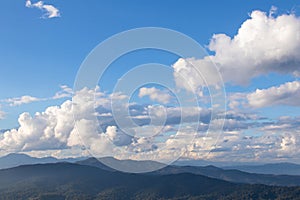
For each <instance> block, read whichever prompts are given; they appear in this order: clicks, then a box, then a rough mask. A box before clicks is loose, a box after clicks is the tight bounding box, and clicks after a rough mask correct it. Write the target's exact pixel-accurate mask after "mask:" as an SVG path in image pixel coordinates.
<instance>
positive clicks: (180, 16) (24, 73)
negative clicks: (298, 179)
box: [0, 0, 298, 128]
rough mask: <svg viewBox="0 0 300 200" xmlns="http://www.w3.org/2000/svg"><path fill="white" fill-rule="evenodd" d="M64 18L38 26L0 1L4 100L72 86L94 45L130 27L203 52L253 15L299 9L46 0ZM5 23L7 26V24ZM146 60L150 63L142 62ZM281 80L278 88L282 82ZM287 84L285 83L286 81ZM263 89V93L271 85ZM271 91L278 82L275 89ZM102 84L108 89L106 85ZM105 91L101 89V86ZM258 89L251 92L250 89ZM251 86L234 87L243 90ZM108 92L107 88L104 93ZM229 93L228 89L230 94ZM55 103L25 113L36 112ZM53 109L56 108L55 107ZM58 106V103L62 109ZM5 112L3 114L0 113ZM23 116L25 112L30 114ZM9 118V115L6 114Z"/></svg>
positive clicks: (35, 15) (266, 4)
mask: <svg viewBox="0 0 300 200" xmlns="http://www.w3.org/2000/svg"><path fill="white" fill-rule="evenodd" d="M47 3H49V4H53V5H55V6H56V7H57V8H59V10H60V12H61V17H59V18H52V19H41V16H42V14H43V13H42V11H40V10H38V9H28V8H27V7H25V3H23V2H21V1H8V0H5V1H3V2H2V8H1V14H0V17H1V18H2V19H3V20H1V22H0V23H1V27H2V28H1V29H2V31H1V33H0V34H1V37H0V43H1V47H0V55H1V59H0V65H1V66H2V67H1V74H2V76H1V77H2V78H1V79H0V81H1V83H0V87H1V91H3V92H1V94H0V95H1V96H0V98H1V99H6V98H11V97H17V96H22V95H32V96H37V97H48V96H52V95H53V94H54V93H55V92H56V91H57V90H58V89H59V86H60V85H69V86H72V85H73V82H74V77H75V75H76V73H77V70H78V68H79V66H80V64H81V62H82V61H83V60H84V58H85V57H86V56H87V54H88V53H89V52H90V51H91V49H93V48H94V47H95V46H96V45H97V44H98V43H100V42H101V41H103V40H105V39H107V38H108V37H110V36H112V35H113V34H116V33H119V32H121V31H125V30H128V29H132V28H138V27H145V26H154V27H156V26H158V27H164V28H170V29H174V30H177V31H180V32H182V33H184V34H187V35H188V36H190V37H192V38H193V39H195V40H196V41H198V42H199V43H200V44H202V45H207V44H208V43H209V40H210V38H211V36H212V35H213V34H215V33H226V34H227V35H229V36H233V35H234V34H236V32H237V30H238V28H239V26H240V25H241V23H242V22H243V21H244V20H245V19H247V18H248V15H249V13H250V12H251V11H252V10H255V9H260V10H263V11H269V10H270V8H271V6H272V5H274V6H277V7H278V8H279V11H280V12H287V11H291V10H293V9H297V8H298V7H297V4H296V2H295V1H259V0H257V1H251V2H250V1H249V2H243V3H242V4H241V3H240V2H239V1H233V0H231V1H226V2H225V1H204V2H202V1H190V2H185V1H176V2H174V1H168V0H167V1H163V2H161V1H143V2H140V1H130V2H126V1H101V2H97V1H91V2H89V3H82V2H81V1H73V2H72V3H71V5H70V2H68V1H49V2H47ZM4 19H5V20H4ZM133 57H134V59H133V58H128V59H125V60H124V61H122V62H120V65H121V64H122V65H125V66H128V67H131V66H133V65H135V64H136V63H144V62H145V63H147V62H148V61H149V60H151V59H153V61H155V60H158V61H160V62H162V61H163V62H164V63H165V64H172V63H174V57H171V58H170V57H168V56H163V55H159V53H158V54H156V55H155V57H154V56H151V54H149V53H148V54H147V53H146V54H145V56H144V57H141V56H140V55H137V56H133ZM147 58H148V59H147ZM281 79H282V77H279V79H278V80H277V81H276V82H277V83H280V82H281V83H282V82H284V81H281ZM286 79H290V78H289V77H287V78H286ZM259 81H261V82H263V83H262V84H260V86H261V87H266V86H267V85H272V84H273V81H272V83H270V84H268V83H265V82H264V81H263V80H259ZM274 84H275V83H274ZM107 85H110V84H109V83H108V84H107ZM103 87H104V86H103ZM255 87H256V85H254V88H255ZM250 88H251V89H252V88H253V87H249V88H248V87H246V88H244V87H243V88H236V89H237V90H247V89H250ZM105 89H109V86H106V87H105ZM227 89H228V90H230V88H227ZM52 103H53V102H49V104H48V102H44V103H43V104H41V105H34V108H31V107H30V106H29V109H30V111H31V112H34V111H40V110H42V109H43V108H45V107H46V106H48V105H50V104H52ZM54 103H56V102H54ZM59 103H60V102H59ZM4 109H5V108H4ZM27 109H28V108H27ZM19 110H20V111H19V112H18V111H17V110H16V111H15V110H13V111H12V113H11V114H9V116H10V117H11V118H10V119H7V120H6V121H5V122H4V121H1V122H0V125H1V128H11V127H15V126H16V125H17V124H16V118H17V115H18V114H19V113H21V112H22V111H25V110H24V109H22V108H19ZM9 112H11V111H9Z"/></svg>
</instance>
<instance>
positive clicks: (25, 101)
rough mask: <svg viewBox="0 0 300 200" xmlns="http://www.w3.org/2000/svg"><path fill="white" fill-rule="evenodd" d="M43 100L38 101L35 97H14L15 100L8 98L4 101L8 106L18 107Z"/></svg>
mask: <svg viewBox="0 0 300 200" xmlns="http://www.w3.org/2000/svg"><path fill="white" fill-rule="evenodd" d="M41 100H44V99H40V98H37V97H32V96H29V95H25V96H21V97H15V98H9V99H6V100H5V101H6V102H7V103H9V105H10V106H20V105H22V104H28V103H32V102H36V101H41Z"/></svg>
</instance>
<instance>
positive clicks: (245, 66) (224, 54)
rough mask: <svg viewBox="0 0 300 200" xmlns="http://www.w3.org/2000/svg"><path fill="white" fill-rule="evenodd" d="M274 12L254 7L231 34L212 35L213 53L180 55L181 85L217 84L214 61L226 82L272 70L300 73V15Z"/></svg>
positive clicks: (177, 65)
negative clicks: (181, 56)
mask: <svg viewBox="0 0 300 200" xmlns="http://www.w3.org/2000/svg"><path fill="white" fill-rule="evenodd" d="M274 12H275V11H274V9H272V10H271V12H270V15H269V16H267V14H266V13H264V12H261V11H253V12H252V13H251V14H250V19H248V20H246V21H245V22H244V23H243V24H242V25H241V27H240V28H239V30H238V33H237V34H236V35H235V36H234V37H232V38H231V37H230V36H228V35H225V34H215V35H213V37H212V39H211V41H210V43H209V45H208V48H209V50H210V51H213V52H214V55H212V56H207V57H205V58H203V59H198V60H197V59H194V58H186V59H182V58H181V59H179V60H178V61H177V62H176V63H175V64H174V65H173V68H174V77H175V80H176V83H177V84H178V86H180V87H183V88H186V89H187V90H191V89H194V90H195V89H198V88H200V87H202V86H205V85H206V84H208V85H214V84H217V81H219V80H218V79H216V77H217V75H216V74H215V73H211V72H213V70H212V69H213V68H214V64H213V63H216V64H217V66H218V68H219V71H220V73H221V75H222V77H223V80H224V81H225V82H231V83H234V84H239V85H245V84H248V83H249V81H250V80H251V79H252V78H254V77H258V76H261V75H265V74H268V73H270V72H275V73H280V74H292V75H294V76H298V75H300V69H299V65H300V37H299V33H300V19H299V18H298V17H296V16H295V15H293V14H283V15H280V16H276V17H274V16H273V14H274ZM193 66H194V67H193ZM199 72H201V74H202V75H203V78H204V79H205V80H206V82H204V79H201V76H199ZM176 74H177V75H176ZM179 75H182V76H183V78H184V79H185V81H183V80H181V79H180V77H179Z"/></svg>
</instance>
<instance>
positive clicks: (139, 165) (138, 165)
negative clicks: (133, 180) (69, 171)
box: [77, 157, 166, 173]
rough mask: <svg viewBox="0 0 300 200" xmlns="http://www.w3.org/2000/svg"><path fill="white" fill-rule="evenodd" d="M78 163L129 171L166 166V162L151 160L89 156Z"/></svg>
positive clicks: (145, 170)
mask: <svg viewBox="0 0 300 200" xmlns="http://www.w3.org/2000/svg"><path fill="white" fill-rule="evenodd" d="M77 163H78V164H81V165H88V166H94V167H98V168H100V169H104V170H108V171H122V172H129V173H143V172H149V171H154V170H157V169H161V168H164V167H165V166H166V165H165V164H162V163H159V162H155V161H150V160H145V161H137V160H118V159H115V158H113V157H103V158H98V159H97V158H88V159H86V160H81V161H78V162H77Z"/></svg>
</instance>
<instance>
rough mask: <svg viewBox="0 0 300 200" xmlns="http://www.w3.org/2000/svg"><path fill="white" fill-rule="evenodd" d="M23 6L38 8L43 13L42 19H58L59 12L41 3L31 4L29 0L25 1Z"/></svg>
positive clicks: (51, 6)
mask: <svg viewBox="0 0 300 200" xmlns="http://www.w3.org/2000/svg"><path fill="white" fill-rule="evenodd" d="M25 6H26V7H27V8H38V9H40V10H42V11H43V12H44V13H45V14H44V15H43V16H42V18H54V17H60V12H59V10H58V9H57V8H56V7H54V6H53V5H50V4H45V3H44V2H43V1H38V2H36V3H32V2H31V0H26V3H25Z"/></svg>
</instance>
